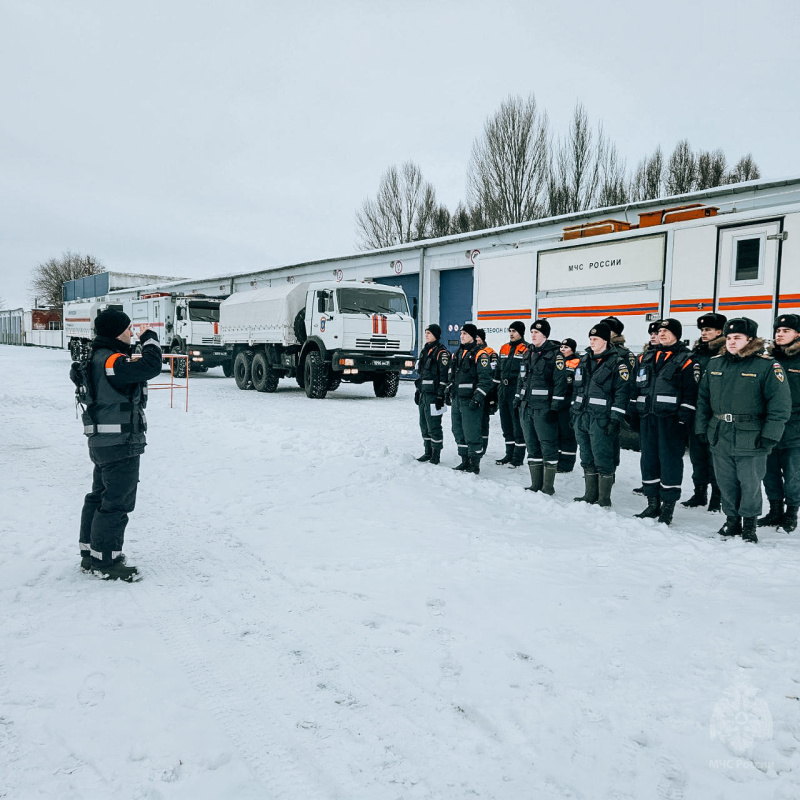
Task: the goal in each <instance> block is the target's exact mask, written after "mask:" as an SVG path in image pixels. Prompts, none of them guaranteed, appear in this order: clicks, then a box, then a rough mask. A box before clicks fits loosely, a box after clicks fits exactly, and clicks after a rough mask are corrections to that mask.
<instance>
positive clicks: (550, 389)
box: [515, 319, 569, 494]
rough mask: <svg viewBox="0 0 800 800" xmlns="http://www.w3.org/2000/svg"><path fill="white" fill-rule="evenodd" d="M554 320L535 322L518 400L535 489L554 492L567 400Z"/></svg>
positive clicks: (562, 362) (519, 387)
mask: <svg viewBox="0 0 800 800" xmlns="http://www.w3.org/2000/svg"><path fill="white" fill-rule="evenodd" d="M548 336H550V323H549V322H548V321H547V320H546V319H537V320H535V321H534V322H533V324H532V325H531V345H530V347H529V348H528V350H527V352H526V353H525V356H524V357H523V359H522V365H521V366H520V372H519V380H518V381H517V395H516V398H515V402H516V403H517V405H518V407H519V408H520V419H521V421H522V432H523V435H524V436H525V444H526V446H527V448H528V469H529V470H530V473H531V485H530V486H528V487H527V488H528V489H530V491H532V492H539V491H541V492H543V493H544V494H554V493H555V488H554V483H555V479H556V472H557V471H558V412H559V410H560V409H561V408H563V407H564V406H565V405H566V403H567V391H568V389H569V386H568V384H567V372H566V362H565V361H564V356H562V355H561V351H560V349H559V344H558V342H551V341H550V340H549V339H548V338H547V337H548Z"/></svg>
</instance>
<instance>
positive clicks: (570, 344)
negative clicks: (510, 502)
mask: <svg viewBox="0 0 800 800" xmlns="http://www.w3.org/2000/svg"><path fill="white" fill-rule="evenodd" d="M577 349H578V343H577V342H576V341H575V340H574V339H570V338H569V337H567V338H566V339H562V340H561V346H560V347H559V350H560V351H561V355H562V356H564V364H565V372H566V373H567V398H566V402H567V404H566V405H565V406H564V407H563V408H562V409H560V410H559V412H558V471H559V472H562V473H567V472H572V470H573V469H575V459H576V457H577V455H578V440H577V439H576V438H575V431H574V430H573V429H572V414H571V411H570V404H571V403H572V382H573V381H574V380H575V368H576V367H577V366H578V362H579V361H580V360H581V357H580V354H578V353H577V352H576V351H577Z"/></svg>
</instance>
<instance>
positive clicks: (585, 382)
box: [572, 322, 630, 508]
mask: <svg viewBox="0 0 800 800" xmlns="http://www.w3.org/2000/svg"><path fill="white" fill-rule="evenodd" d="M611 335H612V334H611V329H610V328H609V327H608V325H606V323H605V322H598V323H597V325H595V326H594V327H593V328H592V329H591V330H590V331H589V347H588V348H587V349H586V353H585V354H584V355H583V356H581V360H580V361H579V362H578V366H577V368H576V369H575V380H574V381H573V384H572V421H573V427H574V428H575V436H576V437H577V439H578V446H579V447H580V458H581V467H583V478H584V482H585V485H586V490H585V492H584V494H583V496H582V497H576V498H575V500H576V501H578V502H584V503H597V504H598V505H600V506H603V507H604V508H610V507H611V487H612V486H613V485H614V475H615V473H616V466H617V460H616V459H617V454H618V452H619V429H620V425H621V424H622V420H623V419H625V412H626V410H627V408H628V400H629V398H630V384H629V379H630V369H629V367H628V362H627V359H626V358H625V357H624V355H623V354H621V353H620V352H619V350H617V349H616V348H615V347H612V345H611Z"/></svg>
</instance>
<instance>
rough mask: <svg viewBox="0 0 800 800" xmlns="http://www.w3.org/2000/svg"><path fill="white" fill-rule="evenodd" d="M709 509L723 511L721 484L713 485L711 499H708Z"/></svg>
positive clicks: (715, 511)
mask: <svg viewBox="0 0 800 800" xmlns="http://www.w3.org/2000/svg"><path fill="white" fill-rule="evenodd" d="M708 510H709V511H711V512H713V513H717V514H718V513H719V512H720V511H722V493H721V492H720V490H719V486H712V487H711V499H710V500H709V501H708Z"/></svg>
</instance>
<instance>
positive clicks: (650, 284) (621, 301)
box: [475, 201, 800, 350]
mask: <svg viewBox="0 0 800 800" xmlns="http://www.w3.org/2000/svg"><path fill="white" fill-rule="evenodd" d="M716 212H717V209H716V208H714V207H708V206H691V207H681V208H677V209H668V208H667V209H662V210H660V211H656V212H652V211H648V212H646V213H642V214H640V224H639V225H638V226H630V225H628V224H627V223H622V222H621V221H615V220H610V221H609V224H608V226H607V227H606V230H613V229H615V228H616V227H619V228H623V227H624V230H619V231H618V232H613V233H605V234H602V235H597V236H595V235H592V233H593V229H594V230H597V229H598V227H599V223H596V222H595V223H591V224H590V225H586V226H583V227H584V228H585V230H584V231H581V230H579V229H574V228H573V229H565V234H564V235H563V236H553V237H552V238H550V239H549V240H544V241H541V242H538V243H536V244H535V245H528V246H527V247H522V246H521V247H520V248H519V249H513V250H507V251H505V252H500V253H487V254H485V255H484V254H481V255H480V256H479V257H478V258H477V259H476V268H475V308H476V310H477V318H478V320H479V322H480V323H481V324H483V325H484V327H486V330H487V338H488V339H489V343H490V344H492V346H494V347H495V348H498V347H499V346H500V345H501V344H502V343H503V342H504V341H506V339H507V331H508V325H509V324H510V323H511V322H513V321H514V320H515V319H521V320H523V321H525V322H526V327H527V326H528V325H529V323H530V322H531V321H532V320H533V319H536V318H540V317H547V318H548V319H549V320H550V324H551V326H552V336H553V337H554V338H559V339H561V338H564V337H567V336H570V337H572V338H573V339H575V340H576V341H577V342H578V343H579V345H580V347H581V348H582V347H583V345H584V343H585V342H586V339H587V335H588V331H589V329H590V327H591V326H592V324H594V323H595V322H597V321H598V320H600V319H602V318H603V317H607V316H615V317H618V318H620V319H621V320H622V321H623V322H624V323H625V332H624V335H625V337H626V339H627V345H628V347H631V349H633V350H640V349H641V348H642V346H643V345H644V344H645V343H646V342H647V341H648V336H647V327H648V324H649V323H650V322H651V321H654V320H658V319H661V318H663V317H674V318H676V319H679V320H680V321H681V322H682V324H683V326H684V339H685V340H687V341H691V340H692V339H693V338H695V337H696V334H695V333H694V329H695V327H696V321H697V317H698V316H700V315H702V314H703V313H708V312H711V311H717V312H719V313H722V314H725V315H726V316H727V317H728V318H732V317H741V316H747V317H750V318H751V319H754V320H755V321H756V322H757V323H758V325H759V332H760V334H762V335H764V336H765V337H767V338H769V337H770V336H771V334H772V327H771V326H772V320H773V319H774V318H775V316H776V315H777V314H778V313H779V311H782V312H794V313H798V312H800V208H798V203H797V202H796V201H794V202H792V203H787V204H786V205H785V206H778V207H775V206H773V207H771V208H770V209H769V210H763V211H759V210H751V211H747V212H736V211H733V212H728V213H726V214H717V213H716ZM600 229H601V230H602V228H600ZM576 231H577V233H578V234H580V238H572V239H570V238H569V236H570V235H572V236H574V235H575V232H576ZM587 236H590V237H591V238H586V237H587Z"/></svg>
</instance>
